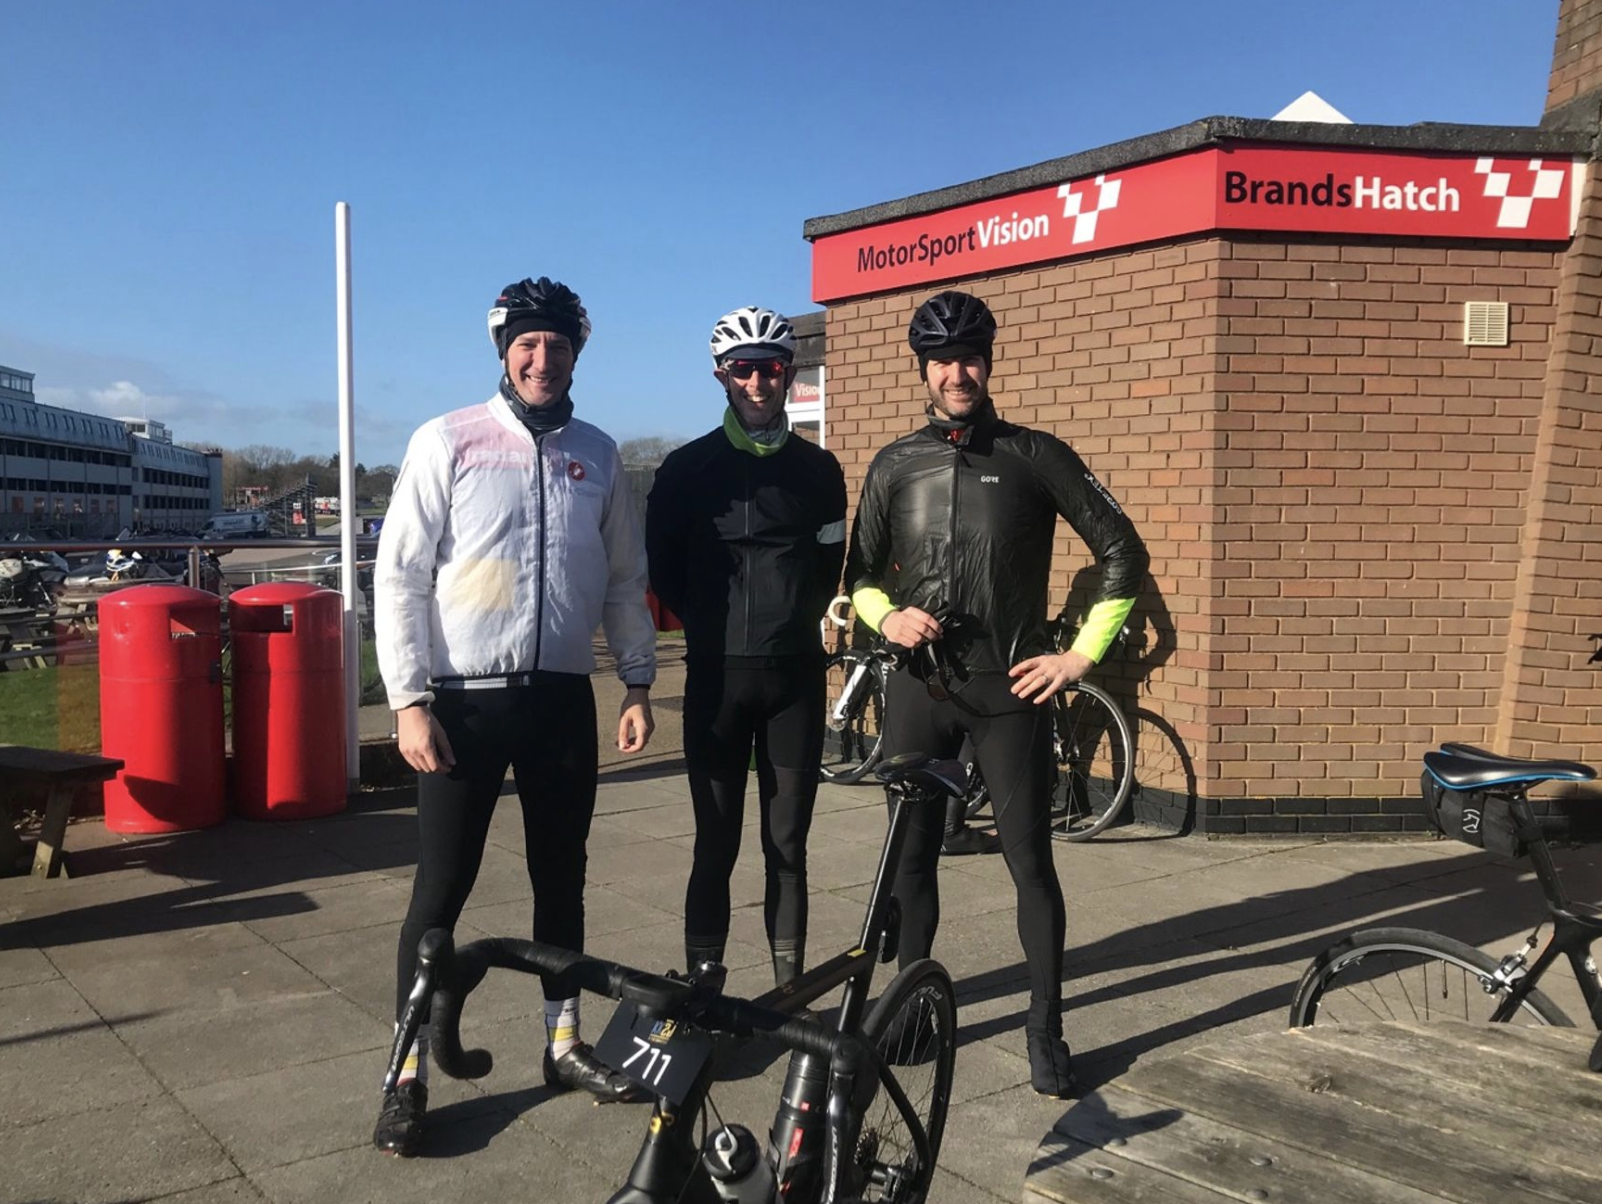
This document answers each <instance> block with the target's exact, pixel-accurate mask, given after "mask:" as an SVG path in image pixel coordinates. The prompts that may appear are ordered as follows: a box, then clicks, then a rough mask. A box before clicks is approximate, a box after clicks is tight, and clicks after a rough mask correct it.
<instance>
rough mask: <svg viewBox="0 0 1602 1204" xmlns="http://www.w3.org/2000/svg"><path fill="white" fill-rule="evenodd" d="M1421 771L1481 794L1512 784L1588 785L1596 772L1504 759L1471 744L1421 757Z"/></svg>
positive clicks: (1566, 763) (1584, 767)
mask: <svg viewBox="0 0 1602 1204" xmlns="http://www.w3.org/2000/svg"><path fill="white" fill-rule="evenodd" d="M1424 768H1425V769H1427V770H1429V771H1430V774H1431V775H1432V776H1433V777H1434V778H1435V780H1436V781H1438V782H1440V783H1441V785H1443V786H1448V787H1450V788H1451V789H1453V790H1482V789H1484V788H1485V787H1487V786H1506V785H1510V784H1512V783H1515V782H1545V781H1550V780H1553V779H1557V780H1559V781H1565V782H1589V781H1590V780H1592V779H1593V778H1595V777H1596V770H1594V769H1592V768H1591V767H1590V766H1589V765H1582V764H1581V763H1580V762H1578V761H1528V760H1525V759H1523V758H1522V757H1503V756H1499V755H1497V754H1496V753H1493V752H1489V751H1487V750H1486V749H1483V748H1475V747H1474V746H1473V745H1472V744H1443V745H1442V746H1441V748H1440V751H1439V752H1427V753H1425V754H1424Z"/></svg>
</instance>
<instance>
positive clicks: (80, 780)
mask: <svg viewBox="0 0 1602 1204" xmlns="http://www.w3.org/2000/svg"><path fill="white" fill-rule="evenodd" d="M123 764H124V762H122V761H121V760H118V759H117V758H115V757H95V756H89V755H87V754H85V753H70V752H59V751H57V750H56V749H53V748H29V747H27V746H26V745H22V744H0V874H7V873H11V872H12V871H13V867H14V866H16V865H17V863H18V862H19V860H20V854H21V852H22V841H21V840H20V839H18V837H17V834H16V831H15V830H14V829H13V828H12V826H11V819H10V816H9V815H8V814H7V808H6V806H5V804H8V803H14V802H17V801H19V799H20V798H21V797H22V796H23V794H24V792H34V791H41V790H42V791H43V793H44V797H45V816H44V824H43V826H41V828H40V829H39V843H38V844H37V845H36V846H34V853H33V873H34V877H36V878H54V877H56V875H57V874H60V873H63V872H64V871H63V861H62V859H63V855H64V854H63V849H62V846H63V845H64V844H65V843H66V838H67V817H68V815H69V814H70V813H71V811H72V801H73V799H74V798H76V797H77V794H78V791H79V790H80V789H81V788H83V787H84V786H93V785H99V784H100V783H102V782H107V781H110V780H111V779H112V778H114V777H116V776H117V773H118V771H119V770H121V769H122V767H123Z"/></svg>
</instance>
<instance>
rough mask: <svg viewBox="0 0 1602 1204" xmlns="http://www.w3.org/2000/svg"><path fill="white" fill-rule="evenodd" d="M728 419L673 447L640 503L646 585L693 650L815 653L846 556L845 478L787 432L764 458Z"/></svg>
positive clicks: (704, 653) (699, 653)
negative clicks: (739, 440)
mask: <svg viewBox="0 0 1602 1204" xmlns="http://www.w3.org/2000/svg"><path fill="white" fill-rule="evenodd" d="M735 437H738V436H736V435H731V434H730V433H729V432H728V430H727V429H726V428H724V429H719V430H715V431H712V432H711V433H710V434H707V435H703V436H702V437H701V438H699V439H697V440H695V441H694V442H693V443H687V444H685V445H684V446H683V447H680V448H678V449H676V450H675V451H674V452H672V454H670V455H669V456H668V458H667V459H666V460H664V461H663V462H662V466H661V467H660V468H658V469H657V470H656V480H655V482H654V483H653V484H652V486H651V495H650V497H649V499H648V500H647V502H646V511H645V549H646V555H647V557H648V559H649V561H650V572H651V588H652V589H653V590H654V591H655V592H656V596H657V597H658V598H660V599H661V600H662V601H663V602H664V603H665V604H666V605H667V607H668V609H669V610H671V611H673V613H674V614H676V615H677V616H678V617H679V619H680V621H682V622H683V624H684V638H685V644H686V652H687V654H688V655H689V656H692V657H746V658H771V657H791V656H817V657H820V658H821V657H822V655H823V645H822V642H821V641H820V639H819V637H818V621H819V620H820V619H822V618H823V613H824V611H825V610H827V609H828V606H829V602H830V601H831V600H832V599H833V598H834V596H835V592H836V590H837V588H838V586H839V584H840V565H841V563H842V561H843V560H844V559H845V512H846V494H845V476H844V474H842V473H841V471H840V464H839V461H837V460H836V459H835V458H834V456H833V455H831V454H830V453H829V452H826V451H824V450H823V449H822V448H820V447H817V446H815V445H813V444H811V443H808V442H807V441H806V440H805V439H803V438H801V437H800V436H799V435H795V434H792V435H790V436H789V437H788V438H787V439H786V440H785V441H784V443H783V445H782V446H781V447H780V448H779V449H778V450H777V451H776V452H773V453H771V454H769V455H757V454H755V453H754V452H752V451H750V450H746V449H744V448H741V447H736V446H735V445H734V443H733V442H731V438H735Z"/></svg>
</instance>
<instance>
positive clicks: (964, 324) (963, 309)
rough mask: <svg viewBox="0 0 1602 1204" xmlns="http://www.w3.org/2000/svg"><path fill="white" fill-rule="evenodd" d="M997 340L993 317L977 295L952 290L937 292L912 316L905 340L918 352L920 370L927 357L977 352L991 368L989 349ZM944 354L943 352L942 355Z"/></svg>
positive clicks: (927, 359)
mask: <svg viewBox="0 0 1602 1204" xmlns="http://www.w3.org/2000/svg"><path fill="white" fill-rule="evenodd" d="M995 341H996V316H995V315H994V314H992V313H991V312H990V307H989V306H988V305H986V304H985V303H984V302H983V301H981V300H979V298H978V297H975V296H971V295H970V294H968V293H959V292H957V291H956V290H955V289H952V290H949V291H947V292H944V293H936V294H935V295H934V296H933V297H930V298H929V299H928V300H927V301H925V302H924V303H923V304H922V305H920V306H918V309H917V311H916V312H915V313H914V314H913V315H912V322H911V324H910V325H908V327H907V342H908V344H910V345H911V347H912V350H913V351H914V352H916V353H917V356H918V366H919V370H920V371H922V369H923V366H924V365H926V364H927V363H928V362H929V360H930V359H932V358H935V357H936V356H938V357H939V358H942V359H945V358H953V359H954V358H956V357H957V356H959V355H978V356H982V357H983V358H984V361H985V367H986V368H989V367H990V349H991V346H992V344H994V343H995ZM942 353H943V354H942Z"/></svg>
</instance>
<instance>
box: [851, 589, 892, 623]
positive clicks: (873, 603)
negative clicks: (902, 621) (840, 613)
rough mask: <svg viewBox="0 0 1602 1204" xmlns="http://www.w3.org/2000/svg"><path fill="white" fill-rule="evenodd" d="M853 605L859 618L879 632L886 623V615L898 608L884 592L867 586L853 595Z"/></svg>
mask: <svg viewBox="0 0 1602 1204" xmlns="http://www.w3.org/2000/svg"><path fill="white" fill-rule="evenodd" d="M851 605H852V606H854V607H855V608H856V611H857V618H859V619H861V620H862V621H863V622H864V623H866V624H867V625H868V626H869V627H871V628H873V629H874V630H875V631H878V630H879V624H880V623H883V622H884V617H885V615H887V614H889V613H890V612H891V611H892V610H894V609H895V608H896V604H895V603H894V602H892V601H890V595H889V594H887V593H885V592H884V590H882V589H874V588H873V587H872V586H866V585H865V586H863V587H862V588H861V589H859V590H858V591H857V592H856V593H854V594H852V595H851Z"/></svg>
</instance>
